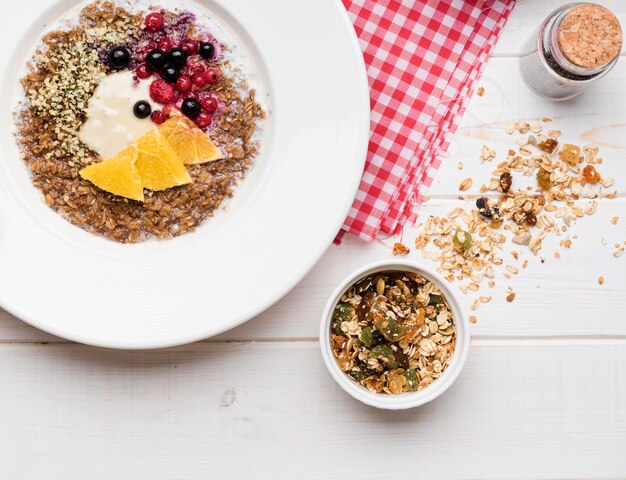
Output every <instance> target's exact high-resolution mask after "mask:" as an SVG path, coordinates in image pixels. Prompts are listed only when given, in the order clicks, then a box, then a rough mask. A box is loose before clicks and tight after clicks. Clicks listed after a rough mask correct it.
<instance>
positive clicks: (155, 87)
mask: <svg viewBox="0 0 626 480" xmlns="http://www.w3.org/2000/svg"><path fill="white" fill-rule="evenodd" d="M173 97H174V86H173V85H170V84H169V83H167V82H166V81H165V80H162V79H158V80H155V81H154V82H152V84H151V85H150V98H152V100H154V101H155V102H157V103H160V104H163V105H164V104H166V103H168V102H169V101H170V100H171V99H172V98H173Z"/></svg>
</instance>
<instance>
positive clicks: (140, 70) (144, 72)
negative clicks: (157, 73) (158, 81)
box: [135, 63, 152, 79]
mask: <svg viewBox="0 0 626 480" xmlns="http://www.w3.org/2000/svg"><path fill="white" fill-rule="evenodd" d="M135 75H137V78H141V79H146V78H149V77H150V76H151V75H152V71H151V70H150V67H149V66H148V65H147V64H146V63H140V64H139V65H138V66H137V69H136V70H135Z"/></svg>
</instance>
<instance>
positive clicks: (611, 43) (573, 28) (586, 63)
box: [557, 3, 622, 68]
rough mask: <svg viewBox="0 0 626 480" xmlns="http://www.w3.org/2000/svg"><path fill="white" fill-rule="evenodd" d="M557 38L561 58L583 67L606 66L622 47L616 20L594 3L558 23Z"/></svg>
mask: <svg viewBox="0 0 626 480" xmlns="http://www.w3.org/2000/svg"><path fill="white" fill-rule="evenodd" d="M557 35H558V41H559V47H560V49H561V52H562V53H563V55H564V56H565V58H567V60H569V61H570V62H571V63H573V64H574V65H578V66H579V67H583V68H597V67H602V66H604V65H606V64H607V63H609V62H610V61H611V60H613V59H614V58H615V56H616V55H619V52H620V49H621V48H622V28H621V27H620V24H619V21H618V20H617V18H616V17H615V15H614V14H613V12H611V11H610V10H607V9H606V8H604V7H602V6H601V5H596V4H595V3H585V4H582V5H578V6H577V7H574V8H573V9H572V10H571V11H570V12H569V13H568V14H566V15H565V17H564V18H563V20H562V21H561V23H560V25H559V27H558V33H557Z"/></svg>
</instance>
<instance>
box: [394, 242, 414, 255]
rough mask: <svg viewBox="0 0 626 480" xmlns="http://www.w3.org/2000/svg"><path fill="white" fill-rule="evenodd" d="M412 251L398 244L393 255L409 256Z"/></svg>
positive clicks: (395, 245) (395, 244)
mask: <svg viewBox="0 0 626 480" xmlns="http://www.w3.org/2000/svg"><path fill="white" fill-rule="evenodd" d="M410 251H411V249H410V248H409V247H407V246H406V245H404V244H403V243H400V242H396V243H394V244H393V254H394V255H407V254H408V253H409V252H410Z"/></svg>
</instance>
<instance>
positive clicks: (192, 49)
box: [109, 12, 220, 128]
mask: <svg viewBox="0 0 626 480" xmlns="http://www.w3.org/2000/svg"><path fill="white" fill-rule="evenodd" d="M164 24H165V20H164V18H163V15H162V14H161V13H159V12H152V13H150V14H148V15H147V16H146V18H145V28H146V30H147V31H148V32H151V33H158V32H160V31H161V30H163V28H164ZM148 48H150V50H149V51H148V52H147V53H146V54H145V55H144V56H143V58H142V60H143V61H141V62H140V63H139V65H137V67H136V68H135V75H136V76H137V77H138V78H140V79H148V78H151V77H155V79H154V80H153V81H152V83H151V85H150V98H152V100H153V101H154V102H156V103H158V104H161V105H163V108H162V109H161V110H154V111H152V112H151V111H150V106H149V104H147V102H138V103H137V104H136V105H135V107H134V112H135V115H136V116H137V117H139V118H146V117H147V116H148V115H149V116H150V118H151V119H152V121H153V122H155V123H157V124H160V123H163V122H164V121H165V120H166V119H167V117H168V115H169V114H170V113H171V111H172V109H174V108H176V109H177V110H180V111H181V112H182V113H183V114H184V115H186V116H187V117H189V118H190V119H192V120H194V121H195V123H196V125H197V126H198V127H200V128H207V127H209V126H210V125H211V123H212V115H213V114H214V113H215V112H216V111H217V108H218V101H217V98H216V97H215V95H213V94H211V93H209V92H207V91H205V90H206V87H207V86H208V85H211V84H214V83H215V82H217V81H218V80H219V78H220V72H219V70H217V69H216V68H213V67H212V66H211V64H210V62H211V60H213V58H214V56H215V46H214V45H213V44H212V43H210V42H204V41H198V40H195V39H193V38H190V37H187V38H184V39H183V40H182V41H180V42H179V44H178V45H175V44H174V41H173V40H172V39H171V38H168V37H167V36H165V35H163V34H161V36H159V37H158V38H157V39H156V40H155V41H154V42H151V45H150V47H148ZM109 62H110V64H111V67H112V68H114V69H122V68H126V67H127V66H128V64H129V63H130V54H129V52H128V51H127V50H126V49H125V48H124V47H116V48H115V49H113V50H111V52H110V53H109ZM139 103H141V105H139ZM146 105H147V108H146ZM146 112H147V113H146Z"/></svg>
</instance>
